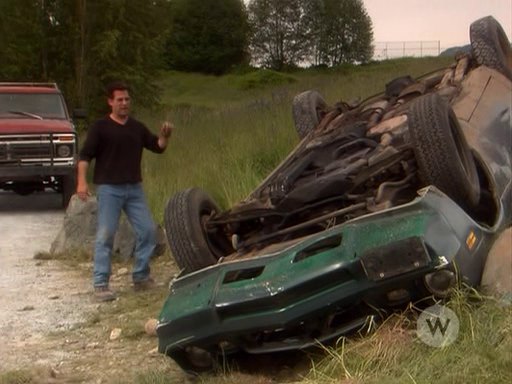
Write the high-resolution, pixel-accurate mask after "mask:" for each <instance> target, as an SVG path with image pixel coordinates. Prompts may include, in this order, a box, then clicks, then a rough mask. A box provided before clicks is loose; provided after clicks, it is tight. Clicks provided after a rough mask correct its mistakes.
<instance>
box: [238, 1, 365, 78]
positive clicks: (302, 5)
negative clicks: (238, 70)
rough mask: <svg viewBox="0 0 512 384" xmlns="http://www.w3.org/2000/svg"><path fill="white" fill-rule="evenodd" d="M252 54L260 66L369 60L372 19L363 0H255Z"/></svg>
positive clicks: (251, 10) (251, 11) (252, 6)
mask: <svg viewBox="0 0 512 384" xmlns="http://www.w3.org/2000/svg"><path fill="white" fill-rule="evenodd" d="M248 11H249V21H250V25H251V29H252V30H251V44H250V47H251V53H252V59H253V62H254V63H256V64H257V65H262V66H265V67H270V68H273V69H276V70H282V69H285V68H287V67H293V66H297V65H300V64H307V63H310V64H317V65H318V64H324V65H327V66H334V65H339V64H342V63H354V62H366V61H368V60H370V59H371V57H372V55H373V48H372V45H371V44H372V39H373V32H372V24H371V19H370V17H369V16H368V14H367V12H366V10H365V8H364V5H363V2H362V0H251V1H250V2H249V5H248Z"/></svg>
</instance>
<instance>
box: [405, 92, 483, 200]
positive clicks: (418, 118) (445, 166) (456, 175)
mask: <svg viewBox="0 0 512 384" xmlns="http://www.w3.org/2000/svg"><path fill="white" fill-rule="evenodd" d="M408 115H409V116H408V118H409V132H410V135H411V140H412V145H413V148H414V154H415V157H416V160H417V163H418V168H419V173H420V178H421V181H422V182H423V183H424V184H425V185H435V186H436V187H438V188H439V189H440V190H442V191H443V192H444V193H446V194H447V195H448V196H450V197H451V198H452V199H453V200H454V201H455V202H457V203H458V204H459V205H461V206H462V207H464V208H466V209H471V208H474V207H476V206H477V204H478V202H479V200H480V184H479V180H478V174H477V169H476V165H475V160H474V158H473V155H472V154H471V150H470V149H469V146H468V144H467V142H466V139H465V137H464V134H463V133H462V130H461V128H460V126H459V123H458V120H457V117H456V116H455V113H454V112H453V110H452V108H451V107H450V106H449V105H448V104H447V103H446V102H445V101H444V100H443V99H442V98H441V97H440V96H439V95H437V94H435V93H434V94H428V95H425V96H422V97H420V98H418V99H416V100H415V101H414V102H413V103H412V104H411V108H410V110H409V114H408Z"/></svg>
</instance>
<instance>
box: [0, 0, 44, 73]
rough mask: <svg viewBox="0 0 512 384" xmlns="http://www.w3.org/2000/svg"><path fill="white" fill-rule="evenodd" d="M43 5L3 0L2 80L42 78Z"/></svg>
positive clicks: (0, 6)
mask: <svg viewBox="0 0 512 384" xmlns="http://www.w3.org/2000/svg"><path fill="white" fill-rule="evenodd" d="M43 19H44V8H43V5H42V4H41V2H39V1H34V0H2V1H0V52H1V55H2V60H1V64H0V79H1V80H2V81H6V80H8V81H14V80H17V79H25V80H27V81H36V80H42V79H44V77H45V70H44V65H43Z"/></svg>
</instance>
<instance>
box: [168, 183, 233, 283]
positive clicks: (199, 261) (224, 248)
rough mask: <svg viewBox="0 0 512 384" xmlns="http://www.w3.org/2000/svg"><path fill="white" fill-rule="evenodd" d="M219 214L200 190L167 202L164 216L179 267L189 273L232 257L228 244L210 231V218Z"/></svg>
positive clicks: (219, 235) (188, 191)
mask: <svg viewBox="0 0 512 384" xmlns="http://www.w3.org/2000/svg"><path fill="white" fill-rule="evenodd" d="M218 211H219V209H218V207H217V205H216V204H215V202H214V201H213V200H212V199H211V198H210V197H209V196H208V195H207V194H206V193H205V192H204V191H202V190H201V189H199V188H189V189H186V190H184V191H180V192H178V193H176V194H175V195H174V196H173V197H172V198H171V199H169V201H168V202H167V206H166V208H165V214H164V216H165V217H164V224H165V233H166V236H167V241H168V243H169V247H170V249H171V252H172V254H173V256H174V259H175V260H176V263H177V264H178V266H179V267H180V268H181V269H183V270H184V272H185V273H190V272H193V271H196V270H198V269H202V268H204V267H207V266H209V265H213V264H215V263H216V262H217V260H218V259H219V258H220V257H222V256H225V255H227V254H229V253H230V251H231V249H230V245H229V243H228V240H227V239H225V238H224V237H222V236H221V234H219V233H217V232H216V231H215V230H211V229H210V230H208V229H207V228H206V223H207V220H208V218H209V217H211V215H213V214H214V213H216V212H218Z"/></svg>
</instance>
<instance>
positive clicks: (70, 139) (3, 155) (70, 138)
mask: <svg viewBox="0 0 512 384" xmlns="http://www.w3.org/2000/svg"><path fill="white" fill-rule="evenodd" d="M75 143H76V140H75V135H74V134H53V135H51V134H44V135H23V136H16V137H13V136H3V135H2V136H0V163H3V164H9V163H13V164H17V165H19V164H23V163H26V164H32V165H34V164H41V165H43V164H44V165H47V164H49V163H52V164H59V163H68V162H69V161H70V160H73V155H74V153H75ZM59 145H67V146H69V147H70V151H69V152H68V153H69V154H70V155H69V156H67V157H59V156H58V155H57V151H56V148H57V146H59Z"/></svg>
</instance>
